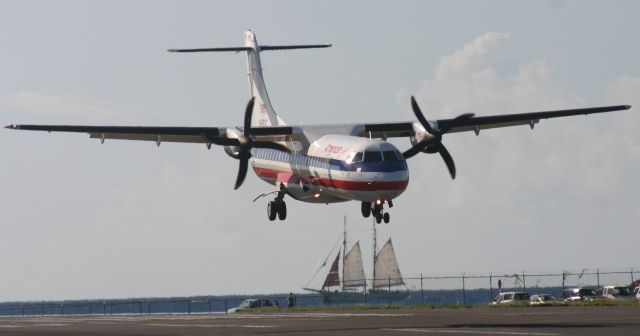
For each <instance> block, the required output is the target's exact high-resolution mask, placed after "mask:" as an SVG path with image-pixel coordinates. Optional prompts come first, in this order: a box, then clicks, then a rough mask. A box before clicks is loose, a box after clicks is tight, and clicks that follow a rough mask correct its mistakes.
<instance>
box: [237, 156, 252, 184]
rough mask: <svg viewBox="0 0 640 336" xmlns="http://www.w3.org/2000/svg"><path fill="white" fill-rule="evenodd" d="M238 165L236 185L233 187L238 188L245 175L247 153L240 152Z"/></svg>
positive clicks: (247, 163)
mask: <svg viewBox="0 0 640 336" xmlns="http://www.w3.org/2000/svg"><path fill="white" fill-rule="evenodd" d="M239 160H240V166H239V167H238V177H237V178H236V186H235V187H234V189H238V188H240V186H241V185H242V182H244V178H245V177H247V169H248V167H249V155H247V153H241V154H240V158H239Z"/></svg>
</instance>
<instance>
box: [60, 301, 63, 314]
mask: <svg viewBox="0 0 640 336" xmlns="http://www.w3.org/2000/svg"><path fill="white" fill-rule="evenodd" d="M60 315H64V303H61V304H60Z"/></svg>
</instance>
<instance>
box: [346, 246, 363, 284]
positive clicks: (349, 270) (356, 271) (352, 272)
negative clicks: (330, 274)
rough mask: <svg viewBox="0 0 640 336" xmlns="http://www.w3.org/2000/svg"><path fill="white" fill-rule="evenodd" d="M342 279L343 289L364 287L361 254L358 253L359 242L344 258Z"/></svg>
mask: <svg viewBox="0 0 640 336" xmlns="http://www.w3.org/2000/svg"><path fill="white" fill-rule="evenodd" d="M343 267H344V279H342V284H343V285H342V286H343V287H363V286H365V285H366V280H365V276H364V267H363V265H362V252H361V251H360V242H356V244H355V245H353V247H352V248H351V250H349V253H347V255H346V256H345V257H344V266H343Z"/></svg>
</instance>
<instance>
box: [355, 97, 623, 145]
mask: <svg viewBox="0 0 640 336" xmlns="http://www.w3.org/2000/svg"><path fill="white" fill-rule="evenodd" d="M630 108H631V106H629V105H615V106H603V107H589V108H579V109H569V110H557V111H543V112H529V113H515V114H503V115H492V116H478V117H476V116H473V117H469V118H465V119H464V120H456V122H455V125H454V126H453V127H451V128H450V129H449V127H450V126H452V125H451V123H453V121H454V120H455V118H452V119H439V120H435V121H429V123H430V124H432V125H433V127H434V128H436V129H448V131H447V133H454V132H466V131H474V132H476V134H477V133H479V132H480V130H483V129H490V128H499V127H510V126H518V125H529V126H530V127H532V128H533V126H534V125H535V124H537V123H538V122H540V119H550V118H559V117H570V116H577V115H588V114H594V113H605V112H613V111H621V110H628V109H630ZM420 125H421V124H420V123H419V122H392V123H369V124H364V125H362V127H361V128H359V132H357V135H359V136H363V137H372V138H392V137H410V136H414V135H415V130H416V127H420Z"/></svg>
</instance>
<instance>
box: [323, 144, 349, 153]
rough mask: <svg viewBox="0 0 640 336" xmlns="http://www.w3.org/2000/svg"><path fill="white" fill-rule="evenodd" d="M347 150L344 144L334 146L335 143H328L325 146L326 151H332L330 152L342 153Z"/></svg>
mask: <svg viewBox="0 0 640 336" xmlns="http://www.w3.org/2000/svg"><path fill="white" fill-rule="evenodd" d="M346 151H347V149H346V148H344V147H342V146H334V145H331V144H329V145H327V146H326V147H325V148H324V152H325V153H330V154H342V153H344V152H346Z"/></svg>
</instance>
